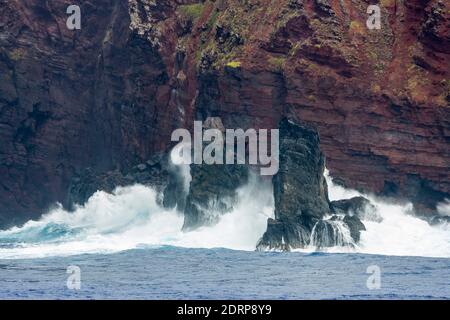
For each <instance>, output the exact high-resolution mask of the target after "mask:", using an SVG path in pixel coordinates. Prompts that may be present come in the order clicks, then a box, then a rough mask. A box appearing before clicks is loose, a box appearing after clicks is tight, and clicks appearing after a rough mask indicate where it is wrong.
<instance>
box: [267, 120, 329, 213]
mask: <svg viewBox="0 0 450 320" xmlns="http://www.w3.org/2000/svg"><path fill="white" fill-rule="evenodd" d="M279 130H280V168H279V171H278V173H277V174H276V175H275V176H274V177H273V185H274V197H275V215H276V217H277V219H281V220H283V219H285V218H291V217H296V216H309V217H314V218H318V219H320V218H322V217H323V216H324V215H325V214H327V213H329V212H330V207H329V205H328V195H327V186H326V181H325V178H324V176H323V172H324V169H325V159H324V156H323V154H322V153H321V152H320V148H319V142H320V140H319V135H318V133H317V131H315V130H314V129H312V128H309V127H308V126H305V125H300V124H296V123H294V122H293V121H291V120H287V119H283V120H282V121H281V123H280V126H279Z"/></svg>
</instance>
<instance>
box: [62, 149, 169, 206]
mask: <svg viewBox="0 0 450 320" xmlns="http://www.w3.org/2000/svg"><path fill="white" fill-rule="evenodd" d="M161 157H163V155H162V154H158V155H155V158H152V159H150V160H149V161H150V162H152V163H154V164H153V165H152V166H149V165H145V164H142V163H141V164H138V165H136V166H134V167H132V168H130V169H129V170H124V171H121V170H119V169H115V170H110V171H107V172H104V173H100V174H99V173H97V172H96V171H95V170H93V169H91V168H86V169H85V170H83V171H82V172H81V173H80V174H78V175H76V176H75V177H73V178H72V180H71V183H70V185H69V188H68V191H67V199H66V203H67V206H68V208H69V209H73V208H74V205H75V204H81V205H82V204H84V203H85V202H86V201H87V200H88V199H89V197H91V196H92V195H93V194H94V193H95V192H96V191H98V190H102V191H106V192H112V191H113V190H114V189H115V188H116V187H119V186H129V185H133V184H136V183H138V184H143V185H148V186H152V187H154V188H155V189H156V190H157V191H158V192H161V193H162V191H163V190H164V189H165V188H166V185H167V183H168V182H167V181H170V179H169V178H168V175H169V173H168V169H167V156H164V157H165V158H161ZM156 158H159V159H160V160H159V162H157V163H156V162H155V161H156V160H155V159H156Z"/></svg>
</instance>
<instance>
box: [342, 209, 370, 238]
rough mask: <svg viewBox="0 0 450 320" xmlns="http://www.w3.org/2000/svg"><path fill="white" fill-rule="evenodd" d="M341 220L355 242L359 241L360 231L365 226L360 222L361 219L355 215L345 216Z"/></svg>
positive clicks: (364, 228) (363, 229)
mask: <svg viewBox="0 0 450 320" xmlns="http://www.w3.org/2000/svg"><path fill="white" fill-rule="evenodd" d="M343 221H344V223H345V224H346V225H347V227H348V228H349V230H350V235H351V237H352V238H353V240H354V241H355V243H357V242H359V239H360V237H361V231H365V230H366V227H365V226H364V224H363V223H362V222H361V220H360V219H359V218H358V217H356V216H345V217H344V220H343Z"/></svg>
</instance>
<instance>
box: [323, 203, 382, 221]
mask: <svg viewBox="0 0 450 320" xmlns="http://www.w3.org/2000/svg"><path fill="white" fill-rule="evenodd" d="M330 207H331V211H332V212H333V213H335V214H345V215H349V216H356V217H358V218H359V219H361V220H370V221H375V222H381V221H382V220H383V218H382V217H381V216H380V215H379V214H378V213H377V210H376V207H375V206H374V205H373V204H372V203H371V202H370V201H369V200H368V199H366V198H364V197H354V198H351V199H345V200H337V201H331V203H330Z"/></svg>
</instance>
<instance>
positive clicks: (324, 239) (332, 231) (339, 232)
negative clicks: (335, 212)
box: [310, 217, 359, 249]
mask: <svg viewBox="0 0 450 320" xmlns="http://www.w3.org/2000/svg"><path fill="white" fill-rule="evenodd" d="M346 227H347V228H348V227H349V226H346V224H345V223H344V222H343V221H341V220H340V219H336V217H332V218H331V219H328V220H319V221H318V222H317V223H316V224H315V226H314V227H313V229H312V232H311V240H310V241H311V243H310V245H312V246H315V247H317V248H319V249H320V248H326V247H334V246H351V245H352V244H353V242H354V238H353V237H352V235H351V229H350V231H349V230H347V229H345V228H346ZM347 233H350V234H347ZM355 235H356V234H355ZM352 238H353V239H352ZM358 240H359V235H358Z"/></svg>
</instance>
